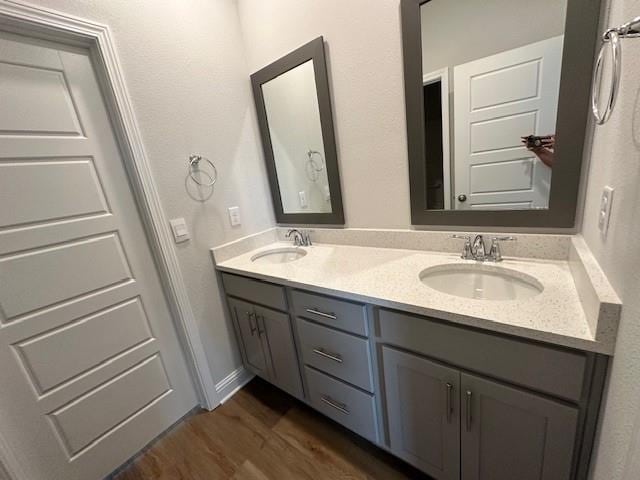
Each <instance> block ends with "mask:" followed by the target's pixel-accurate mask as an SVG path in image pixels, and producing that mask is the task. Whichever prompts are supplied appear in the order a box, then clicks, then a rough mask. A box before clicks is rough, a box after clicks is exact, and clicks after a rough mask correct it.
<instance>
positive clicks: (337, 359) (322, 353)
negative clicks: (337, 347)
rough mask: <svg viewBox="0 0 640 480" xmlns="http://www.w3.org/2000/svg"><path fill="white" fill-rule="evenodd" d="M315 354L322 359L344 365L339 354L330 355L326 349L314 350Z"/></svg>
mask: <svg viewBox="0 0 640 480" xmlns="http://www.w3.org/2000/svg"><path fill="white" fill-rule="evenodd" d="M313 353H315V354H316V355H320V356H321V357H324V358H328V359H329V360H333V361H334V362H338V363H342V357H341V356H340V355H338V354H337V353H328V352H326V351H325V350H324V348H314V349H313Z"/></svg>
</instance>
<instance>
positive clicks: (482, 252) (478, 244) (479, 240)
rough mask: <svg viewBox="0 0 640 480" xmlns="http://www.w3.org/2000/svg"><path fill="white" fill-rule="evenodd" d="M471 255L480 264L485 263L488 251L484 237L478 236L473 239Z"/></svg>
mask: <svg viewBox="0 0 640 480" xmlns="http://www.w3.org/2000/svg"><path fill="white" fill-rule="evenodd" d="M471 255H473V258H474V260H476V261H478V262H484V261H485V260H486V259H487V250H486V248H485V246H484V237H483V236H482V235H476V238H474V239H473V243H472V244H471Z"/></svg>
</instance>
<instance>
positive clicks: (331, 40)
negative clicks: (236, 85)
mask: <svg viewBox="0 0 640 480" xmlns="http://www.w3.org/2000/svg"><path fill="white" fill-rule="evenodd" d="M238 7H239V11H240V20H241V23H242V31H243V35H244V40H245V45H246V48H247V58H248V61H249V68H250V71H251V72H255V71H256V70H259V69H260V68H262V67H264V66H265V65H268V64H269V63H271V62H273V61H274V60H276V59H278V58H280V57H282V56H283V55H285V54H287V53H289V52H290V51H291V50H294V49H295V48H297V47H299V46H301V45H303V44H305V43H307V42H308V41H310V40H312V39H314V38H315V37H318V36H320V35H323V36H324V38H325V41H326V42H327V52H326V55H327V62H328V69H329V86H330V89H331V93H332V102H333V113H334V127H335V133H336V142H337V147H338V162H339V168H340V176H341V181H342V196H343V203H344V210H345V218H346V223H347V226H349V227H367V228H409V227H410V224H411V220H410V216H409V180H408V179H409V173H408V164H407V140H406V129H405V118H404V86H403V83H402V78H403V74H402V44H401V35H400V7H399V1H398V0H392V1H390V0H378V1H372V0H348V1H345V0H269V1H255V0H238Z"/></svg>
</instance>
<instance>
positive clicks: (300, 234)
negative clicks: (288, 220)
mask: <svg viewBox="0 0 640 480" xmlns="http://www.w3.org/2000/svg"><path fill="white" fill-rule="evenodd" d="M291 237H293V245H294V246H295V247H310V246H311V232H309V231H308V230H303V231H300V230H298V229H297V228H292V229H291V230H289V231H288V232H287V234H286V235H285V238H291Z"/></svg>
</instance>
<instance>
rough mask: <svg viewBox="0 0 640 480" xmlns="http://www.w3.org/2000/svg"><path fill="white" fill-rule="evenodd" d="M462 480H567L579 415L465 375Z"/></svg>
mask: <svg viewBox="0 0 640 480" xmlns="http://www.w3.org/2000/svg"><path fill="white" fill-rule="evenodd" d="M461 409H462V415H461V420H462V422H463V425H462V434H461V435H462V441H461V445H462V480H513V479H516V478H517V479H518V480H569V479H570V478H571V460H572V455H573V447H574V442H575V435H576V424H577V419H578V412H577V410H576V409H574V408H572V407H569V406H567V405H564V404H561V403H558V402H555V401H553V400H549V399H547V398H544V397H541V396H538V395H536V394H533V393H529V392H526V391H522V390H519V389H516V388H513V387H509V386H506V385H503V384H500V383H496V382H493V381H490V380H486V379H483V378H479V377H476V376H473V375H466V374H463V375H462V405H461Z"/></svg>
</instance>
